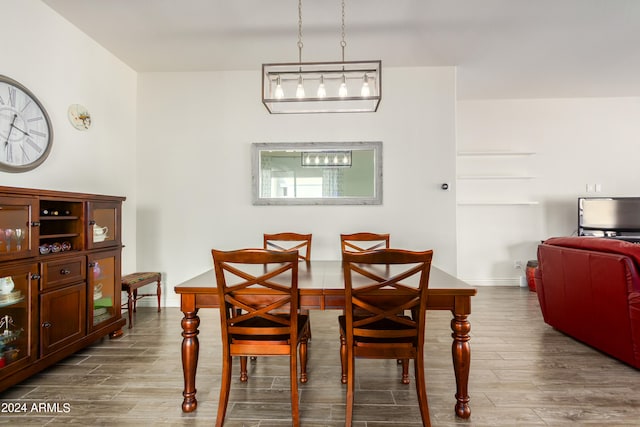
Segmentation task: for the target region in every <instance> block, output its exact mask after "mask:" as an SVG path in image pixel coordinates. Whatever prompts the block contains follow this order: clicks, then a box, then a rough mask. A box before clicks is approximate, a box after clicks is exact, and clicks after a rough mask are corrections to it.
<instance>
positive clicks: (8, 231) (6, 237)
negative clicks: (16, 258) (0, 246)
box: [4, 228, 13, 252]
mask: <svg viewBox="0 0 640 427" xmlns="http://www.w3.org/2000/svg"><path fill="white" fill-rule="evenodd" d="M12 235H13V230H12V229H10V228H7V229H6V230H4V243H5V245H6V247H7V252H9V251H11V236H12Z"/></svg>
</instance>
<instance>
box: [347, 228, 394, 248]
mask: <svg viewBox="0 0 640 427" xmlns="http://www.w3.org/2000/svg"><path fill="white" fill-rule="evenodd" d="M340 246H341V247H342V252H345V251H347V252H363V251H371V250H374V249H381V248H388V247H389V234H388V233H387V234H379V233H369V232H363V233H352V234H341V235H340Z"/></svg>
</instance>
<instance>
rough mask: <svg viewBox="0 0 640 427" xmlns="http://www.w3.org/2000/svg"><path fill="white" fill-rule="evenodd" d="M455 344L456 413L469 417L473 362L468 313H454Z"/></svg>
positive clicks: (453, 352)
mask: <svg viewBox="0 0 640 427" xmlns="http://www.w3.org/2000/svg"><path fill="white" fill-rule="evenodd" d="M451 330H452V331H453V333H452V334H451V336H452V337H453V344H452V346H451V353H452V356H453V370H454V372H455V375H456V400H457V402H456V415H457V416H459V417H460V418H469V417H470V416H471V408H469V390H468V385H469V365H470V362H471V345H470V344H469V340H470V339H471V338H470V337H469V331H470V330H471V324H470V323H469V321H468V320H467V316H466V315H460V314H454V318H453V319H452V320H451Z"/></svg>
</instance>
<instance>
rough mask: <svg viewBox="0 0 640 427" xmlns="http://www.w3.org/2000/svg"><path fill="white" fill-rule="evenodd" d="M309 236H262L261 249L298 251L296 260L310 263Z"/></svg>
mask: <svg viewBox="0 0 640 427" xmlns="http://www.w3.org/2000/svg"><path fill="white" fill-rule="evenodd" d="M311 237H312V235H311V234H300V233H290V232H286V233H274V234H267V233H265V234H264V235H263V246H262V247H263V248H264V249H271V250H275V251H292V250H297V251H298V258H299V259H300V260H302V261H306V262H309V261H311Z"/></svg>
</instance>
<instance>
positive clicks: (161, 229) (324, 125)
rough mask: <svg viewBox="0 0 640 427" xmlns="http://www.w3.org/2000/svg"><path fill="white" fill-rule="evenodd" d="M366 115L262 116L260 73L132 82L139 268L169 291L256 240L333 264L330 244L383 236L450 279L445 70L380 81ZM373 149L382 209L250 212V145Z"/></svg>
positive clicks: (390, 73)
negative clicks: (161, 276)
mask: <svg viewBox="0 0 640 427" xmlns="http://www.w3.org/2000/svg"><path fill="white" fill-rule="evenodd" d="M384 73H385V74H384V87H383V99H382V102H381V104H380V108H379V111H378V112H377V113H375V114H372V113H363V114H324V115H318V114H314V115H270V114H268V113H267V111H266V109H265V108H264V106H263V105H262V103H261V102H260V72H259V64H256V71H255V72H203V73H143V74H141V75H140V77H139V92H138V106H139V112H138V119H139V120H138V126H139V128H138V129H139V139H138V158H139V159H140V161H139V162H138V170H139V174H138V218H137V219H138V235H137V241H138V268H139V269H141V270H149V269H152V270H160V271H163V272H165V273H166V276H165V277H166V283H165V286H167V287H168V288H169V292H165V295H166V296H167V301H166V303H167V304H168V305H176V304H177V301H178V299H177V297H176V295H175V294H174V293H173V286H175V285H176V284H179V283H180V282H182V281H184V280H186V279H189V278H190V277H193V276H195V275H197V274H200V273H202V272H203V271H205V270H207V269H210V268H211V267H212V261H211V254H210V249H211V248H213V247H216V248H221V249H233V248H239V247H256V246H260V245H261V244H262V233H263V232H277V231H297V232H311V233H313V235H314V237H313V240H314V241H313V257H314V258H316V259H339V257H340V249H339V234H340V233H341V232H356V231H362V230H370V231H374V232H375V231H377V232H389V233H391V238H392V244H393V245H394V246H399V247H406V248H413V249H430V248H433V249H434V250H435V256H434V264H436V265H438V266H440V267H441V268H444V269H445V270H447V271H450V272H452V273H455V269H456V239H455V192H454V191H448V192H444V191H442V190H440V189H439V188H440V184H441V183H442V182H452V180H453V179H454V170H455V116H454V113H455V87H454V86H455V73H454V69H453V68H404V69H385V70H384ZM365 140H366V141H383V164H384V178H383V181H384V185H383V187H384V195H383V197H384V202H383V205H382V206H252V204H251V170H250V165H251V162H250V160H251V159H250V144H251V143H252V142H298V141H299V142H309V141H365Z"/></svg>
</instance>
